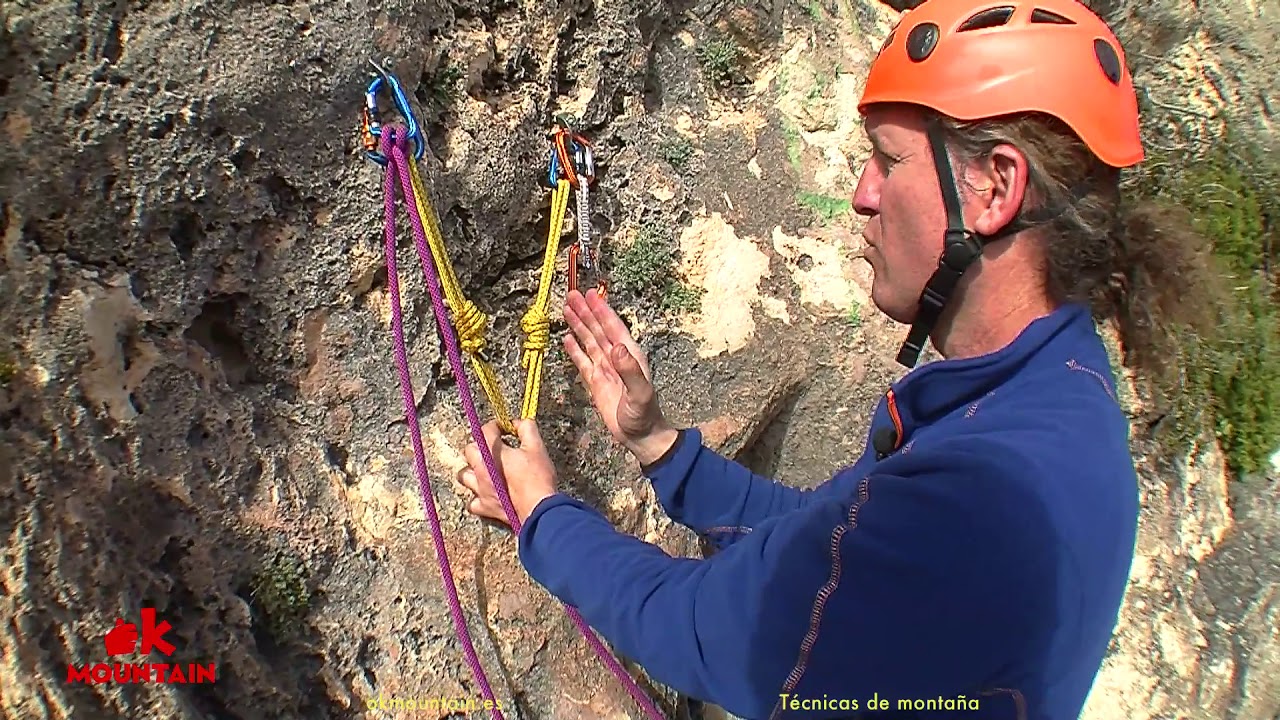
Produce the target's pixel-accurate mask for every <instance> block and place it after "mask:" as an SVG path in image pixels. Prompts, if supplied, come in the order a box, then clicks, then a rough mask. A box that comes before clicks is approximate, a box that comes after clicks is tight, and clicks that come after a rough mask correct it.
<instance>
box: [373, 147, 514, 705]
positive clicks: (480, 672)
mask: <svg viewBox="0 0 1280 720" xmlns="http://www.w3.org/2000/svg"><path fill="white" fill-rule="evenodd" d="M393 135H395V132H394V130H393V129H392V128H386V129H385V130H384V131H383V133H382V153H383V155H389V154H388V153H387V149H388V146H389V145H390V143H391V140H390V137H391V136H393ZM400 145H401V146H403V145H404V141H403V140H401V141H400ZM397 161H399V162H403V161H404V153H403V150H402V151H401V153H400V155H399V157H397V158H396V159H395V160H391V161H389V162H388V163H387V173H386V179H385V181H384V182H383V191H384V195H385V201H386V202H385V204H386V223H385V226H384V230H383V239H384V242H385V245H386V249H385V253H386V256H387V288H388V290H389V291H390V292H391V327H392V330H393V332H394V334H395V355H396V365H397V366H398V367H399V369H400V390H401V394H402V395H403V396H404V414H405V419H406V420H408V422H409V433H410V434H411V435H412V437H413V456H414V466H415V469H416V470H417V471H418V489H419V490H420V491H421V493H422V506H423V507H424V508H425V509H426V513H427V521H428V522H429V523H430V524H431V541H432V542H433V543H434V544H435V547H436V561H437V564H438V565H439V566H440V577H441V579H442V580H443V582H444V591H445V595H446V596H447V597H448V599H449V614H450V615H452V616H453V627H454V630H455V631H456V632H457V634H458V639H459V640H461V641H462V649H463V652H465V653H466V656H467V664H468V665H470V666H471V672H472V674H473V675H475V678H476V682H477V683H479V685H480V692H481V694H482V695H483V696H484V698H485V699H486V700H490V701H493V702H491V704H490V708H491V710H490V713H491V715H492V717H493V718H494V720H504V718H503V715H502V711H500V710H498V703H497V702H496V699H495V698H494V695H493V689H492V688H491V687H489V679H488V678H487V677H485V674H484V668H483V667H481V665H480V658H478V657H476V649H475V646H474V645H473V644H472V642H471V635H470V634H469V633H468V632H467V621H466V618H465V617H463V615H462V603H461V602H459V601H458V588H457V586H456V585H455V584H454V582H453V571H452V570H451V568H450V567H449V554H448V552H447V551H446V549H445V544H444V533H443V532H441V530H440V516H439V515H438V514H437V513H436V504H435V498H434V496H433V495H432V492H431V482H430V480H428V479H427V462H426V457H425V453H424V452H423V450H422V428H421V427H419V425H418V408H417V405H416V403H414V401H413V385H412V383H411V381H410V379H409V361H408V358H407V353H406V351H405V345H404V321H403V319H402V318H401V316H400V280H399V276H398V275H397V270H396V186H395V181H396V175H397V174H399V171H400V170H401V168H400V167H399V165H398V162H397ZM409 214H410V216H412V215H413V213H409Z"/></svg>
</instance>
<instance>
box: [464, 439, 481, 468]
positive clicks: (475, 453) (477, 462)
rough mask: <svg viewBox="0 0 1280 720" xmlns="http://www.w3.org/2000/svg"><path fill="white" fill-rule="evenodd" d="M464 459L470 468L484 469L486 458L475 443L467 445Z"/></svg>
mask: <svg viewBox="0 0 1280 720" xmlns="http://www.w3.org/2000/svg"><path fill="white" fill-rule="evenodd" d="M462 457H463V458H464V459H465V460H466V461H467V465H468V466H470V467H473V468H475V467H478V468H482V467H484V457H483V456H482V455H481V454H480V448H479V447H478V446H477V445H476V444H475V443H467V446H466V447H465V448H463V449H462Z"/></svg>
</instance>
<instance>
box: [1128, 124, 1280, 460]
mask: <svg viewBox="0 0 1280 720" xmlns="http://www.w3.org/2000/svg"><path fill="white" fill-rule="evenodd" d="M1148 167H1149V170H1147V171H1146V173H1145V174H1144V175H1143V176H1142V177H1141V179H1140V182H1139V188H1140V191H1141V192H1142V193H1143V194H1144V195H1146V196H1148V197H1152V198H1156V199H1159V200H1163V201H1166V202H1170V203H1174V204H1177V205H1180V206H1182V207H1184V208H1186V209H1187V210H1188V211H1190V213H1191V215H1192V217H1193V218H1194V219H1193V222H1194V224H1195V229H1196V230H1197V231H1199V232H1202V233H1204V234H1205V235H1206V237H1208V238H1209V239H1210V240H1211V241H1212V243H1213V246H1212V247H1213V253H1212V258H1213V261H1214V262H1215V263H1216V264H1217V266H1218V268H1217V270H1218V271H1219V272H1220V273H1221V274H1222V275H1223V276H1224V279H1225V282H1224V283H1223V288H1224V290H1223V292H1222V297H1206V298H1205V299H1204V301H1205V302H1210V303H1214V304H1215V305H1217V306H1218V307H1219V309H1218V315H1219V318H1220V321H1219V327H1218V329H1217V332H1216V333H1215V334H1214V335H1213V336H1212V337H1202V336H1199V335H1196V334H1194V333H1190V332H1184V333H1182V335H1181V343H1180V345H1181V349H1182V351H1183V353H1184V357H1183V367H1182V374H1181V377H1180V378H1179V381H1180V382H1179V384H1178V386H1177V387H1170V388H1166V389H1165V392H1166V394H1167V395H1168V396H1169V397H1170V399H1171V400H1172V403H1173V404H1172V409H1171V411H1170V415H1171V418H1170V419H1171V420H1172V422H1170V423H1168V427H1169V429H1168V431H1167V432H1166V433H1165V440H1166V441H1167V442H1168V444H1169V446H1170V447H1171V448H1172V449H1175V450H1179V451H1180V450H1183V449H1185V448H1187V447H1189V446H1191V445H1192V444H1193V443H1194V442H1195V441H1196V439H1197V438H1199V437H1200V435H1201V433H1202V432H1203V431H1205V430H1212V432H1213V433H1214V435H1215V436H1216V438H1217V439H1218V441H1219V442H1220V443H1221V445H1222V448H1223V451H1224V453H1225V454H1226V459H1227V463H1228V466H1229V467H1230V469H1231V470H1232V472H1233V473H1235V474H1236V475H1241V474H1248V473H1254V472H1257V471H1259V470H1261V469H1263V468H1265V467H1266V466H1267V464H1268V463H1269V457H1270V455H1271V454H1272V453H1273V452H1274V451H1275V449H1276V447H1277V445H1280V310H1277V302H1276V301H1277V297H1278V296H1277V290H1276V287H1277V283H1276V280H1277V277H1278V276H1280V273H1278V272H1277V271H1278V270H1280V267H1278V266H1277V264H1276V261H1277V260H1278V259H1280V161H1278V160H1276V159H1275V157H1274V156H1272V155H1270V154H1269V153H1268V152H1266V151H1265V149H1264V148H1262V147H1261V146H1260V145H1258V144H1257V143H1256V142H1255V141H1253V140H1251V139H1246V138H1245V137H1244V136H1242V135H1237V134H1233V133H1229V134H1228V136H1227V137H1226V138H1224V140H1223V141H1222V142H1221V143H1220V144H1219V145H1218V146H1216V147H1215V148H1213V150H1212V151H1210V152H1209V153H1207V154H1205V155H1204V156H1203V157H1199V158H1196V159H1194V160H1192V161H1191V162H1187V161H1185V160H1181V161H1180V159H1179V158H1176V157H1173V156H1172V155H1171V154H1164V155H1161V154H1156V155H1155V156H1154V157H1152V158H1151V159H1150V160H1149V162H1148Z"/></svg>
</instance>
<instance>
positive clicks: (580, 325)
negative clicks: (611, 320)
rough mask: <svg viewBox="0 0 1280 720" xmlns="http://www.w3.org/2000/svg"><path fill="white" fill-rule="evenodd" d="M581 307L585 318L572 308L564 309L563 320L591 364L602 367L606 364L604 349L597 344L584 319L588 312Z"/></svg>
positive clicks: (588, 314)
mask: <svg viewBox="0 0 1280 720" xmlns="http://www.w3.org/2000/svg"><path fill="white" fill-rule="evenodd" d="M583 307H584V312H585V313H586V315H585V316H584V314H583V313H579V312H575V311H574V309H573V308H572V307H568V308H565V313H564V320H565V322H566V323H567V324H568V325H569V329H570V330H572V331H573V334H574V336H575V337H577V339H578V344H579V345H580V346H581V347H582V350H583V352H585V353H586V355H587V357H588V358H589V359H590V360H591V362H592V364H594V365H596V366H602V365H604V364H606V363H607V362H608V359H607V358H606V357H605V354H604V349H603V348H602V347H601V346H600V343H599V342H597V338H596V334H595V332H594V331H593V330H592V329H591V327H590V326H589V325H588V324H587V319H586V317H589V316H590V312H589V311H586V310H585V304H584V306H583ZM597 327H598V324H597Z"/></svg>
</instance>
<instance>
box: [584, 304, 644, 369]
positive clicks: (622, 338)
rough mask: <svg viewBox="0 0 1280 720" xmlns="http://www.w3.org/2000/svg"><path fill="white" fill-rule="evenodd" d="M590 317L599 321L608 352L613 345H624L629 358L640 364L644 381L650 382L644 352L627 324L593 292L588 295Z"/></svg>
mask: <svg viewBox="0 0 1280 720" xmlns="http://www.w3.org/2000/svg"><path fill="white" fill-rule="evenodd" d="M590 296H591V300H590V302H591V305H592V315H593V316H594V317H596V318H598V319H599V322H600V327H601V331H602V332H603V334H604V336H605V338H606V339H607V341H608V343H609V350H610V351H612V350H613V348H612V346H613V345H625V346H626V347H627V349H628V350H630V351H631V357H633V358H635V359H636V362H637V363H639V364H640V369H641V370H642V371H643V372H644V376H645V378H646V379H649V380H652V379H653V378H652V377H651V376H650V374H649V363H648V362H647V361H646V359H645V356H644V351H642V350H641V349H640V345H639V343H637V342H636V339H635V337H633V336H632V335H631V331H630V330H628V329H627V324H626V323H624V322H622V318H620V317H618V313H616V312H614V311H613V308H611V307H609V304H608V302H607V301H605V300H604V299H603V298H601V297H600V296H598V295H596V294H595V293H594V292H593V293H590Z"/></svg>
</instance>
